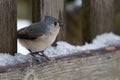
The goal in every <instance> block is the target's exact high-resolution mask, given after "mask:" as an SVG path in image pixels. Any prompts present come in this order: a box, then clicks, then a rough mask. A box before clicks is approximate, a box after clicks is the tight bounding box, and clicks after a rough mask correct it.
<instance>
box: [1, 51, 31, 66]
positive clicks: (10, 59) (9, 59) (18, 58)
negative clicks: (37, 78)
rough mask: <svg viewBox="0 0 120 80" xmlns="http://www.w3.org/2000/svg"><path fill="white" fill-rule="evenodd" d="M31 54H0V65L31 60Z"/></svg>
mask: <svg viewBox="0 0 120 80" xmlns="http://www.w3.org/2000/svg"><path fill="white" fill-rule="evenodd" d="M31 60H32V56H31V55H22V54H20V53H16V54H15V56H11V55H9V54H2V53H1V54H0V67H1V66H6V65H15V64H17V63H23V62H27V61H31Z"/></svg>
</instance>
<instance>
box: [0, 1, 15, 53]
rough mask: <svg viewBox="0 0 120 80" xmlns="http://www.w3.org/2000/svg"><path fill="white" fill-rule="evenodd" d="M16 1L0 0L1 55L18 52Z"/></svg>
mask: <svg viewBox="0 0 120 80" xmlns="http://www.w3.org/2000/svg"><path fill="white" fill-rule="evenodd" d="M15 1H16V0H0V53H10V54H14V53H16V52H17V38H16V33H17V27H16V21H17V20H16V2H15Z"/></svg>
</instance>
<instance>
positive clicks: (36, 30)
mask: <svg viewBox="0 0 120 80" xmlns="http://www.w3.org/2000/svg"><path fill="white" fill-rule="evenodd" d="M54 22H59V21H58V20H57V19H55V18H53V17H50V16H45V18H44V19H43V20H42V21H41V22H37V23H33V24H31V25H30V26H28V27H25V28H23V29H20V30H19V31H18V34H17V37H18V38H20V39H27V40H29V39H36V38H37V37H39V36H42V35H43V34H45V33H47V31H49V29H50V28H51V27H53V26H51V24H52V23H54Z"/></svg>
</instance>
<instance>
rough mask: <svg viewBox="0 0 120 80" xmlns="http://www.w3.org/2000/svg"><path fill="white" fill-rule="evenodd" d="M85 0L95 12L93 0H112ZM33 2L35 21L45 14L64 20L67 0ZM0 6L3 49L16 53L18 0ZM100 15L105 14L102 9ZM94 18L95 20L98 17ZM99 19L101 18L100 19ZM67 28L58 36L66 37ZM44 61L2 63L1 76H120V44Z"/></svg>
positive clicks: (111, 79)
mask: <svg viewBox="0 0 120 80" xmlns="http://www.w3.org/2000/svg"><path fill="white" fill-rule="evenodd" d="M32 1H33V0H32ZM86 1H88V0H83V2H84V3H83V4H84V6H83V9H84V13H85V12H88V13H92V12H94V11H95V12H96V9H95V10H94V8H93V6H92V5H93V3H94V1H95V2H96V3H98V1H102V2H107V1H109V0H94V1H93V0H91V1H92V3H91V2H89V1H88V2H86ZM112 1H113V0H110V2H112ZM87 4H89V7H91V8H93V9H92V10H91V11H92V12H91V11H90V10H88V9H89V8H88V7H86V6H87ZM32 5H33V6H32V10H33V11H32V15H33V22H36V21H38V20H39V19H41V17H43V16H44V15H49V16H53V17H56V18H58V19H60V20H61V21H63V22H64V18H65V15H64V0H36V2H33V3H32ZM0 6H1V7H0V10H1V11H0V29H1V30H0V31H2V33H1V32H0V37H1V38H2V39H0V44H1V43H2V42H4V41H6V42H5V44H3V45H2V44H1V45H0V51H1V52H2V51H3V52H10V53H15V52H16V4H15V0H0ZM38 6H39V7H38ZM96 6H97V8H98V6H99V7H100V6H101V5H96ZM105 6H107V5H105ZM6 10H7V11H6ZM88 13H86V14H83V16H84V17H85V19H84V20H83V25H84V26H85V27H84V30H83V33H84V34H83V36H82V37H83V40H87V39H88V38H89V37H88V38H87V35H89V31H88V32H86V33H85V30H87V26H88V25H89V23H90V21H91V19H93V18H91V17H90V16H89V15H90V14H89V15H88ZM36 15H37V16H36ZM100 15H101V16H103V15H102V13H101V14H100ZM105 15H106V14H105ZM96 16H97V15H96ZM102 19H103V18H102ZM102 19H100V21H102ZM85 20H87V21H88V22H87V24H85ZM93 20H96V18H94V19H93ZM106 20H107V19H106ZM96 21H98V22H99V19H97V20H96ZM99 26H100V25H99ZM94 27H95V26H94ZM89 28H90V27H89ZM5 31H6V32H7V31H8V33H5ZM96 31H98V30H96ZM65 32H66V28H65V27H64V28H63V29H61V32H60V34H59V36H58V39H59V40H65V38H66V37H65ZM3 33H4V34H3ZM90 34H91V33H90ZM95 34H97V33H95ZM3 35H4V36H3ZM11 35H12V36H11ZM8 36H11V37H8ZM13 39H14V40H15V41H14V40H13ZM88 41H89V40H88ZM10 43H12V45H11V46H13V44H14V45H15V47H11V46H10ZM6 46H7V47H8V46H9V47H8V48H10V49H8V50H9V51H7V50H4V48H6V49H7V47H6ZM3 47H4V48H3ZM11 48H12V49H11ZM44 64H45V65H44V66H41V65H39V64H35V63H34V62H32V63H29V62H26V63H20V64H17V65H11V66H5V67H1V68H0V80H120V67H119V66H120V47H118V46H117V47H115V48H113V49H112V50H111V49H108V48H104V49H99V50H94V51H85V52H81V53H80V52H79V53H73V54H71V55H67V56H62V57H60V56H59V57H56V58H54V60H53V59H51V61H49V62H44Z"/></svg>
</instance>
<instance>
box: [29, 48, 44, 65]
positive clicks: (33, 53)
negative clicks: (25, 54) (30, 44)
mask: <svg viewBox="0 0 120 80" xmlns="http://www.w3.org/2000/svg"><path fill="white" fill-rule="evenodd" d="M28 50H29V49H28ZM29 51H30V55H32V56H33V58H34V60H35V61H36V62H38V63H40V64H41V65H42V61H41V60H39V59H38V58H36V56H35V54H36V53H39V52H32V51H31V50H29Z"/></svg>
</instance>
